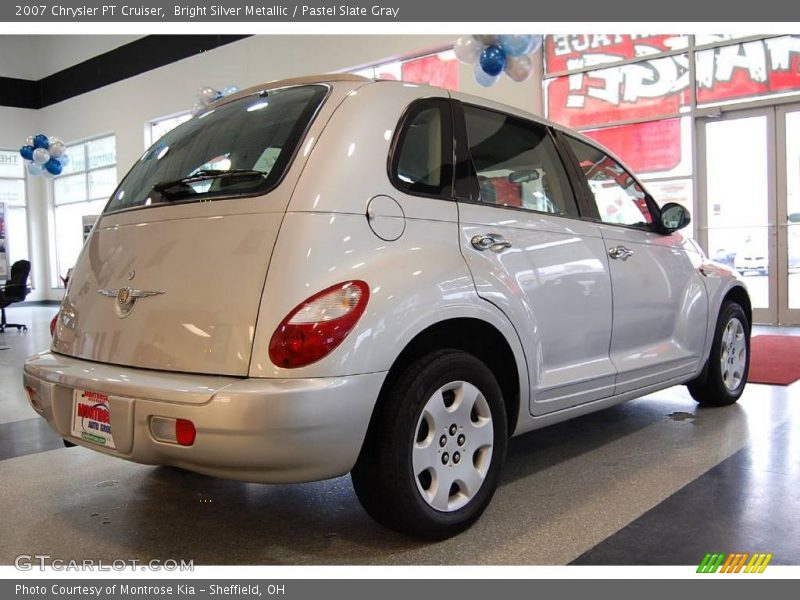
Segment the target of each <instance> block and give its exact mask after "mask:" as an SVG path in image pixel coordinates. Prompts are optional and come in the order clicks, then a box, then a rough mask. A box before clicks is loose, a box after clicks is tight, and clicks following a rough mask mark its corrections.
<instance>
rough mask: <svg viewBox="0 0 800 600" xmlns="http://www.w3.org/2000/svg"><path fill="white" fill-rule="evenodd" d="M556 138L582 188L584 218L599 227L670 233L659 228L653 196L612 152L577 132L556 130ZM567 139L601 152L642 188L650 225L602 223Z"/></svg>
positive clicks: (659, 218)
mask: <svg viewBox="0 0 800 600" xmlns="http://www.w3.org/2000/svg"><path fill="white" fill-rule="evenodd" d="M556 132H557V133H556V135H557V137H559V138H560V142H561V143H560V149H561V150H562V152H563V153H564V155H565V156H567V157H568V160H569V161H570V162H571V163H572V165H573V169H572V172H573V174H574V175H573V176H574V177H575V178H576V180H577V185H578V186H580V187H581V188H582V194H583V195H584V197H585V199H586V201H585V202H584V203H583V204H584V207H585V209H586V211H587V212H586V218H587V219H588V220H590V221H594V222H595V223H597V224H599V225H607V226H609V227H622V228H625V229H631V230H633V231H644V232H650V233H658V234H661V235H668V234H669V233H671V232H666V231H664V228H663V227H662V226H661V209H660V208H659V206H658V204H657V203H656V201H655V199H654V198H653V196H652V195H651V194H650V192H648V191H647V188H646V187H645V186H644V185H642V182H641V180H640V179H639V178H638V177H637V176H636V175H634V174H633V173H632V172H631V170H630V169H629V168H628V167H627V166H626V165H625V163H624V162H622V161H621V160H620V159H619V158H618V157H617V156H616V155H614V153H613V152H611V151H610V150H607V149H606V148H604V147H603V146H601V145H600V144H597V143H596V142H594V141H593V140H591V139H589V138H585V137H582V136H581V135H580V134H579V133H577V132H574V133H573V132H568V131H564V130H561V129H557V130H556ZM568 138H572V139H574V140H576V141H578V142H581V143H583V144H586V145H587V146H590V147H592V148H594V149H596V150H598V151H600V152H603V153H604V154H605V155H606V156H607V157H608V158H610V159H611V160H613V161H614V162H616V163H617V164H618V165H619V166H620V167H621V168H622V169H623V170H624V171H625V172H626V173H627V174H628V176H629V177H630V178H631V179H633V181H634V182H635V183H636V184H637V185H638V186H639V187H640V188H642V191H644V200H645V204H646V205H647V209H648V210H649V211H650V215H651V217H652V219H653V222H652V223H646V224H645V225H644V226H642V225H626V224H625V223H609V222H607V221H604V220H603V219H602V217H601V216H600V211H599V210H598V208H597V202H596V200H595V197H594V193H593V192H592V189H591V188H590V187H589V182H588V181H587V180H586V177H585V176H584V174H583V170H582V169H581V167H580V161H579V160H578V157H577V156H576V155H575V152H574V151H573V150H572V147H571V146H570V145H569V142H568Z"/></svg>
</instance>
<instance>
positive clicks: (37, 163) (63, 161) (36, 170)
mask: <svg viewBox="0 0 800 600" xmlns="http://www.w3.org/2000/svg"><path fill="white" fill-rule="evenodd" d="M19 153H20V156H22V158H24V159H25V160H26V161H28V163H27V168H28V173H29V174H30V175H33V176H37V175H44V176H45V177H56V176H58V175H61V172H62V171H63V170H64V167H66V166H67V165H68V164H69V156H67V147H66V146H65V145H64V142H62V141H61V140H60V139H58V138H57V137H47V136H46V135H44V134H43V133H38V134H36V135H29V136H28V138H27V139H26V140H25V145H24V146H23V147H22V148H20V149H19Z"/></svg>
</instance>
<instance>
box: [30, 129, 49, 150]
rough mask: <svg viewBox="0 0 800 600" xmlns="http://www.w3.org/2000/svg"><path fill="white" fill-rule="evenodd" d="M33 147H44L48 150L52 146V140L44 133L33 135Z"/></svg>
mask: <svg viewBox="0 0 800 600" xmlns="http://www.w3.org/2000/svg"><path fill="white" fill-rule="evenodd" d="M33 147H34V148H44V149H45V150H47V149H48V148H49V147H50V141H49V140H48V139H47V136H46V135H44V134H43V133H39V134H37V135H35V136H33Z"/></svg>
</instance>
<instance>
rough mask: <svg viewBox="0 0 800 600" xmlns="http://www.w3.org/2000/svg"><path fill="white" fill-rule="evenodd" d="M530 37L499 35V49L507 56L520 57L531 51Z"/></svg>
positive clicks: (532, 40)
mask: <svg viewBox="0 0 800 600" xmlns="http://www.w3.org/2000/svg"><path fill="white" fill-rule="evenodd" d="M533 42H534V36H532V35H501V36H500V47H501V48H502V49H503V50H504V51H505V53H506V54H507V55H508V56H522V55H523V54H528V53H529V52H530V51H531V50H532V49H533Z"/></svg>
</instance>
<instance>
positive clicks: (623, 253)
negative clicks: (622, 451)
mask: <svg viewBox="0 0 800 600" xmlns="http://www.w3.org/2000/svg"><path fill="white" fill-rule="evenodd" d="M560 136H561V138H562V139H563V141H564V142H565V144H566V146H567V147H568V148H569V150H570V151H571V153H572V154H573V155H574V158H575V160H576V161H577V163H578V166H579V173H580V174H581V176H582V182H581V183H582V184H583V185H584V192H585V193H586V194H587V195H588V196H589V198H590V200H591V205H592V208H593V209H594V210H595V211H596V213H595V218H596V219H597V222H598V223H599V227H600V232H601V234H602V236H603V240H604V243H605V250H606V255H607V261H608V265H609V271H610V273H611V287H612V290H613V323H614V325H613V331H612V335H611V351H610V353H611V360H612V361H613V363H614V365H615V366H616V368H617V383H616V387H615V394H622V393H625V392H630V391H632V390H636V389H640V388H645V387H647V386H649V385H653V384H659V383H663V382H667V381H670V380H680V379H681V378H685V376H686V375H690V374H692V373H694V372H695V371H696V370H697V368H698V366H699V365H698V363H699V361H700V360H702V357H703V355H704V345H705V337H706V336H705V333H706V324H707V319H708V299H707V293H706V288H705V285H704V283H703V281H702V276H701V273H700V270H699V266H700V259H701V257H700V255H699V253H698V252H697V250H696V248H695V246H694V245H693V244H691V242H690V241H688V240H687V239H686V238H685V237H684V235H683V234H682V233H680V232H672V233H669V234H665V233H662V232H661V231H660V229H661V228H660V227H659V226H658V225H657V223H658V222H659V218H660V217H659V212H658V206H657V205H656V204H655V202H654V201H653V200H652V198H650V197H649V196H648V195H647V194H646V192H645V191H644V188H643V187H642V186H641V185H640V184H639V182H638V181H637V180H636V179H635V178H634V177H632V176H631V174H630V173H629V172H628V171H627V170H626V169H625V168H624V167H623V166H622V165H621V164H620V163H619V162H618V161H617V160H616V159H614V158H613V157H612V156H609V154H608V153H607V152H606V151H604V150H602V149H600V148H598V147H596V146H594V145H593V144H590V143H588V142H587V141H583V140H580V139H578V138H576V137H573V136H570V135H565V134H560Z"/></svg>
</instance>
